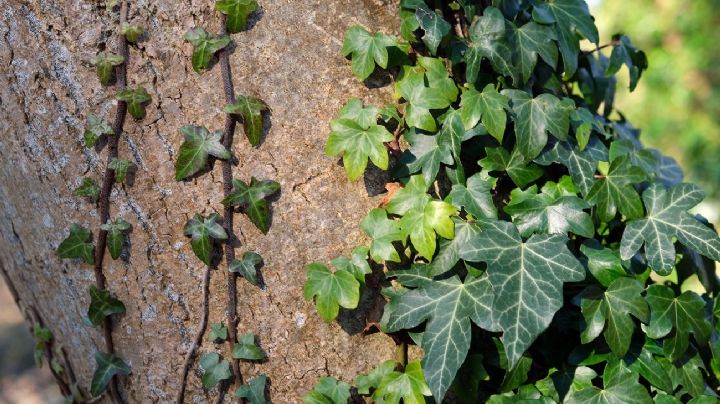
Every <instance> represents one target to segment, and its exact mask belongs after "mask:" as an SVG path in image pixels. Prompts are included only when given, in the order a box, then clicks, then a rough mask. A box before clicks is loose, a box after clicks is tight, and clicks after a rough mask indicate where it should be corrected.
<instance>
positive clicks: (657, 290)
mask: <svg viewBox="0 0 720 404" xmlns="http://www.w3.org/2000/svg"><path fill="white" fill-rule="evenodd" d="M646 299H647V302H648V305H650V323H649V324H648V326H647V327H645V333H646V334H647V336H648V337H650V338H654V339H659V338H663V337H665V336H667V335H668V334H669V333H670V331H672V329H673V328H675V335H673V336H672V337H669V338H667V339H666V340H665V341H664V343H663V350H664V351H665V353H666V355H667V356H668V357H669V358H670V359H672V360H677V359H680V358H681V357H682V355H683V354H684V353H685V352H686V351H687V349H688V346H689V338H690V333H693V334H694V335H695V340H696V341H698V342H699V343H701V344H702V343H703V342H704V341H707V340H708V338H710V334H711V332H712V326H711V325H710V323H708V322H707V320H705V301H704V300H703V299H702V298H701V297H700V296H698V295H697V294H696V293H694V292H691V291H686V292H683V294H681V295H680V296H678V297H675V293H674V292H673V291H672V289H670V288H668V287H667V286H663V285H650V286H649V287H648V288H647V296H646Z"/></svg>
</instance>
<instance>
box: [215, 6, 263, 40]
mask: <svg viewBox="0 0 720 404" xmlns="http://www.w3.org/2000/svg"><path fill="white" fill-rule="evenodd" d="M257 9H258V3H257V1H255V0H217V1H216V2H215V10H216V11H219V12H221V13H223V14H225V15H227V29H228V31H230V32H232V33H236V32H240V31H242V30H244V29H245V26H246V25H247V18H248V16H249V15H250V14H252V13H254V12H255V10H257Z"/></svg>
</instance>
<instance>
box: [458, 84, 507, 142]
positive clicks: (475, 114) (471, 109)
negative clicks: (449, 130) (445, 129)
mask: <svg viewBox="0 0 720 404" xmlns="http://www.w3.org/2000/svg"><path fill="white" fill-rule="evenodd" d="M508 101H509V99H508V97H507V96H505V95H503V94H500V93H499V92H497V90H496V89H495V86H493V84H492V83H490V84H488V85H486V86H485V88H484V89H483V91H482V92H479V91H477V90H476V89H475V87H474V86H472V85H470V87H469V88H468V89H467V90H465V91H463V94H462V98H461V101H460V116H461V117H462V121H463V124H464V125H465V129H472V128H474V127H475V125H477V124H478V122H480V121H481V120H482V124H483V125H484V126H485V128H487V130H488V133H490V135H492V136H493V137H494V138H495V139H497V141H498V142H500V143H502V139H503V135H504V134H505V125H506V122H507V114H506V112H505V110H506V109H508V108H510V107H509V105H508Z"/></svg>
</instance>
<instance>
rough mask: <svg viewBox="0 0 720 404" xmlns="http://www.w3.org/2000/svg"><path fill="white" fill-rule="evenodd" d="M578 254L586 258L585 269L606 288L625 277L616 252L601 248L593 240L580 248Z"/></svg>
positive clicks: (625, 273) (625, 274)
mask: <svg viewBox="0 0 720 404" xmlns="http://www.w3.org/2000/svg"><path fill="white" fill-rule="evenodd" d="M580 252H582V253H583V254H584V255H585V256H586V257H587V259H588V260H587V261H588V263H587V267H588V270H589V271H590V273H591V274H592V276H593V277H595V279H597V281H598V282H600V284H601V285H603V286H605V287H608V286H610V284H611V283H612V282H613V281H614V280H615V279H618V278H622V277H625V276H627V272H625V269H624V268H623V266H622V262H621V261H620V256H619V253H618V252H617V250H611V249H609V248H603V247H602V246H600V244H599V243H598V242H597V241H595V240H588V241H586V242H585V243H583V245H581V246H580Z"/></svg>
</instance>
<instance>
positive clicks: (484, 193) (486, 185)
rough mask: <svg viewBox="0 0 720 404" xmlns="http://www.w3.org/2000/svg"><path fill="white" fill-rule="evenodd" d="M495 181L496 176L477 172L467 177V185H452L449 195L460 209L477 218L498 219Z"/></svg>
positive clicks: (451, 200)
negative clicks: (493, 193) (494, 191)
mask: <svg viewBox="0 0 720 404" xmlns="http://www.w3.org/2000/svg"><path fill="white" fill-rule="evenodd" d="M503 150H504V149H503ZM495 182H496V181H495V179H494V178H492V177H490V176H488V175H486V174H485V173H482V172H480V173H476V174H474V175H473V176H471V177H470V178H468V179H467V183H466V185H462V184H455V185H453V186H452V190H451V191H450V194H449V195H448V196H449V197H450V202H451V203H452V204H453V205H455V207H457V208H458V209H460V208H462V209H465V212H467V213H469V214H471V215H473V217H475V218H476V219H497V209H496V208H495V203H494V202H493V199H492V193H491V191H492V189H493V188H495Z"/></svg>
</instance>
